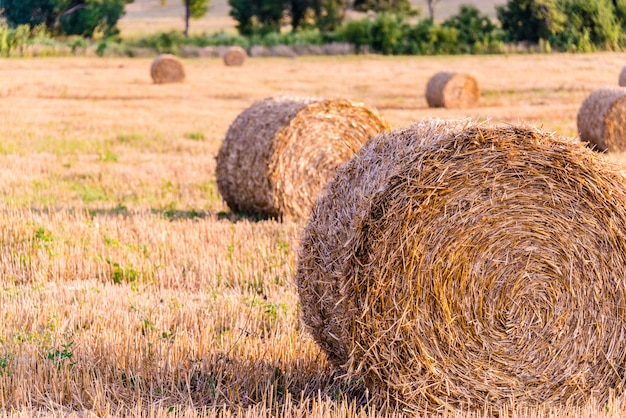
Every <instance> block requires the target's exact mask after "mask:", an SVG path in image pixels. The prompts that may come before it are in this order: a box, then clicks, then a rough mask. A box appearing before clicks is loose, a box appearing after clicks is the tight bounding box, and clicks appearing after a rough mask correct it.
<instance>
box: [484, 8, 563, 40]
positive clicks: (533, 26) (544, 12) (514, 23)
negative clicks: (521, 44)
mask: <svg viewBox="0 0 626 418" xmlns="http://www.w3.org/2000/svg"><path fill="white" fill-rule="evenodd" d="M557 1H558V0H508V1H507V3H506V4H505V5H503V6H498V7H497V8H496V11H497V15H498V20H500V23H501V24H502V29H503V30H504V32H505V33H506V40H507V41H513V42H518V41H529V42H533V43H537V42H539V39H549V38H550V37H551V36H553V35H555V34H557V33H560V32H562V31H563V29H564V28H565V23H566V22H567V16H565V15H564V14H563V13H562V11H561V10H560V9H559V7H558V4H557Z"/></svg>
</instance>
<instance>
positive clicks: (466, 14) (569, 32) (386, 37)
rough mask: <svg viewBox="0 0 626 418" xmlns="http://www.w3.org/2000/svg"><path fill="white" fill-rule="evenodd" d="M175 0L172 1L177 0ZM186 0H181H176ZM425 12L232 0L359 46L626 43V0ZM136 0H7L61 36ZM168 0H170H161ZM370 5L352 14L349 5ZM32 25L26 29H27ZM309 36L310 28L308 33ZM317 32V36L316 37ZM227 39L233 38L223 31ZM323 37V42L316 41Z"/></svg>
mask: <svg viewBox="0 0 626 418" xmlns="http://www.w3.org/2000/svg"><path fill="white" fill-rule="evenodd" d="M170 1H171V0H170ZM175 1H178V0H175ZM181 1H182V3H183V5H184V6H185V22H186V23H185V29H184V34H185V35H187V34H188V30H189V20H190V19H192V18H200V17H202V16H204V15H205V14H206V13H207V11H208V10H209V7H210V0H181ZM440 1H441V0H428V1H427V5H428V11H429V13H428V16H426V17H422V16H420V10H418V9H416V8H414V7H413V6H412V4H411V2H410V1H409V0H228V3H229V5H230V15H231V16H232V17H233V18H234V19H235V20H236V22H237V30H238V32H239V34H240V35H241V36H243V37H247V38H250V39H256V40H258V39H264V37H270V38H271V39H276V37H277V36H283V34H285V32H286V31H287V32H288V33H292V34H295V35H296V36H297V34H299V33H306V34H310V33H315V34H316V35H314V37H316V39H321V40H322V41H328V42H331V41H345V42H349V43H352V44H354V45H355V46H356V47H357V50H359V49H361V50H362V49H364V48H369V50H370V51H372V52H378V53H383V54H430V53H481V52H498V50H499V49H501V45H502V44H505V43H518V42H524V43H529V44H541V45H542V46H543V47H544V48H546V49H551V48H555V49H558V50H564V51H591V50H595V49H610V50H616V49H621V48H624V47H626V39H625V37H624V35H622V34H623V33H624V32H626V0H594V1H589V0H508V1H507V2H506V3H505V4H503V5H501V6H498V7H497V8H496V16H497V19H491V18H489V17H488V16H486V15H484V14H482V13H481V12H480V11H479V10H478V9H477V8H476V7H474V6H472V5H462V6H460V8H459V11H458V13H457V14H456V15H453V16H451V17H449V18H448V19H446V20H444V21H442V22H438V23H435V21H434V18H433V17H434V11H435V6H436V4H437V3H438V2H440ZM443 1H445V0H443ZM132 2H133V0H0V17H1V18H3V19H4V20H5V21H6V23H7V24H8V25H9V27H10V28H17V27H19V26H20V25H22V26H23V25H28V27H30V28H31V30H35V28H41V27H44V28H45V30H46V31H47V32H48V33H50V34H52V35H53V36H54V35H79V36H83V37H87V38H90V37H94V36H96V35H98V36H101V37H103V38H105V39H107V38H111V37H115V36H116V35H117V34H118V33H119V31H118V29H117V22H118V20H119V19H120V18H121V17H122V16H123V14H124V7H125V6H126V5H127V4H129V3H132ZM161 2H162V3H163V4H165V2H166V0H161ZM351 10H353V11H359V12H366V14H363V15H362V16H364V17H362V18H360V19H350V20H346V15H347V14H348V12H349V11H351ZM23 32H24V29H23V28H22V29H21V33H23ZM307 36H309V35H307ZM309 38H310V36H309ZM221 39H227V37H224V36H222V38H221ZM316 42H317V41H316Z"/></svg>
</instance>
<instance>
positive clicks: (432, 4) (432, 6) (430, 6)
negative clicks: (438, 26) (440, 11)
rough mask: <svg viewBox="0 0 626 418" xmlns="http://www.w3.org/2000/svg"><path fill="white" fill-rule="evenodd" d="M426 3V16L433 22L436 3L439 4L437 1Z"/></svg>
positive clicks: (427, 0)
mask: <svg viewBox="0 0 626 418" xmlns="http://www.w3.org/2000/svg"><path fill="white" fill-rule="evenodd" d="M426 2H427V3H428V15H429V16H430V19H431V20H432V21H433V22H434V21H435V6H436V5H437V3H439V0H426Z"/></svg>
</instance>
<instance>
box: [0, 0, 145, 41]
mask: <svg viewBox="0 0 626 418" xmlns="http://www.w3.org/2000/svg"><path fill="white" fill-rule="evenodd" d="M132 1H133V0H4V1H3V2H2V16H3V17H4V18H5V19H6V21H7V23H8V24H9V25H10V26H11V27H16V26H19V25H29V27H35V26H37V25H40V24H43V25H45V27H46V29H47V30H48V31H49V32H57V33H60V34H64V35H81V36H86V37H92V36H94V34H96V33H101V34H103V35H104V36H111V35H115V34H117V33H118V31H117V28H116V25H117V22H118V20H119V19H120V18H121V17H122V16H123V14H124V6H125V5H126V4H128V3H131V2H132Z"/></svg>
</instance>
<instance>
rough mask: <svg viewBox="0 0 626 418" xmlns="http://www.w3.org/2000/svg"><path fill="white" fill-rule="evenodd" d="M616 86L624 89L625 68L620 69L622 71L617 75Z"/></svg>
mask: <svg viewBox="0 0 626 418" xmlns="http://www.w3.org/2000/svg"><path fill="white" fill-rule="evenodd" d="M618 84H619V85H620V86H621V87H626V67H624V68H622V71H621V72H620V73H619V80H618Z"/></svg>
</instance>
